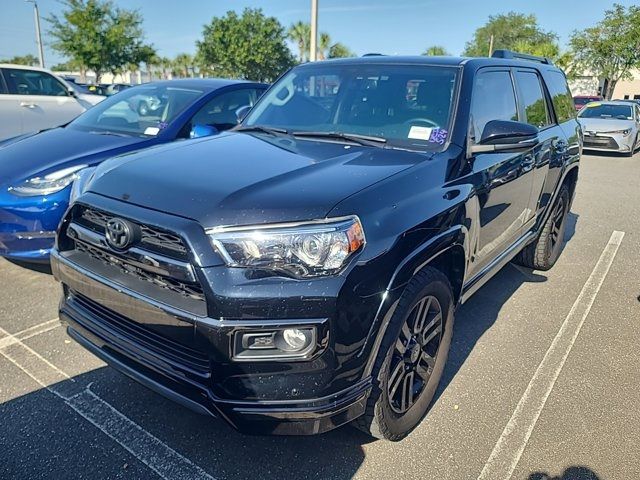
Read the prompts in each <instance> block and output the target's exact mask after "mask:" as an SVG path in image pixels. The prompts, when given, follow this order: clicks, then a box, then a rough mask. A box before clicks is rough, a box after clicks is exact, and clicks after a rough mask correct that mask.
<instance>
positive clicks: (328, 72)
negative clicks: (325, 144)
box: [244, 62, 459, 150]
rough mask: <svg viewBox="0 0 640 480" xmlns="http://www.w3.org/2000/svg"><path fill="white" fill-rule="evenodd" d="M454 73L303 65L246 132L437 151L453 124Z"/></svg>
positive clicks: (256, 111)
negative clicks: (258, 129) (363, 139)
mask: <svg viewBox="0 0 640 480" xmlns="http://www.w3.org/2000/svg"><path fill="white" fill-rule="evenodd" d="M458 72H459V69H458V67H445V66H430V65H389V64H382V63H381V64H370V65H362V64H360V65H352V64H351V65H350V64H347V63H338V62H336V63H332V62H328V63H321V64H307V65H303V66H300V67H297V68H294V69H293V70H291V71H290V72H289V73H288V74H286V75H285V76H284V77H283V78H282V79H281V80H280V81H278V82H277V83H276V84H275V85H274V86H273V87H272V88H270V89H269V91H268V92H267V93H266V94H265V95H264V96H263V98H262V99H261V100H260V102H259V103H258V104H257V105H256V106H255V107H254V108H253V110H252V111H251V112H250V113H249V115H248V116H247V118H246V120H245V121H244V126H255V125H259V126H264V127H272V128H280V129H286V130H288V131H289V132H297V133H300V134H301V136H303V135H302V134H303V133H304V132H314V133H316V134H318V133H323V132H324V133H329V132H333V133H341V134H345V135H347V134H351V135H365V136H371V137H381V138H383V139H385V140H386V143H387V144H388V145H390V146H396V147H401V148H410V149H418V150H440V149H442V148H443V146H444V144H445V143H446V140H447V137H448V135H449V131H450V129H451V122H452V106H453V101H454V97H455V95H456V86H457V78H458Z"/></svg>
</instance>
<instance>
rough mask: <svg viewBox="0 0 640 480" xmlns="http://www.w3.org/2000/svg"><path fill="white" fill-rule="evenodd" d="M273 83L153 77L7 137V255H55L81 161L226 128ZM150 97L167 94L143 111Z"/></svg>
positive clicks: (1, 186) (0, 187) (0, 182)
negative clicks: (54, 123) (70, 115)
mask: <svg viewBox="0 0 640 480" xmlns="http://www.w3.org/2000/svg"><path fill="white" fill-rule="evenodd" d="M266 88H267V86H266V85H264V84H261V83H251V82H243V81H236V80H222V79H211V80H203V79H194V80H169V81H163V82H154V83H148V84H144V85H140V86H137V87H133V88H131V89H127V90H126V91H124V92H121V93H119V94H118V95H115V96H112V97H109V98H107V99H106V100H105V101H103V102H101V103H99V104H98V105H96V106H95V107H93V108H92V109H90V110H88V111H87V112H85V113H84V114H82V115H80V116H79V117H78V118H76V119H75V120H74V121H72V122H71V123H69V124H67V125H65V126H63V127H59V128H53V129H49V130H46V131H44V132H40V133H38V134H32V135H24V136H21V137H18V138H14V139H11V140H7V141H5V142H2V143H0V256H5V257H9V258H14V259H18V260H23V261H31V262H38V261H39V262H42V261H48V256H49V250H50V248H51V247H52V246H53V238H54V233H55V232H54V231H55V229H56V226H57V225H58V223H59V222H60V219H61V217H62V214H63V213H64V211H65V209H66V208H67V205H68V202H69V194H70V191H71V183H72V182H73V180H74V179H75V178H76V176H77V175H78V172H79V171H80V170H81V169H83V168H85V167H89V166H95V165H96V164H98V163H100V162H101V161H103V160H105V159H106V158H109V157H113V156H115V155H119V154H123V153H127V152H131V151H133V150H140V149H143V148H146V147H151V146H153V145H158V144H161V143H167V142H172V141H175V140H180V139H187V138H190V137H195V136H203V135H212V134H215V133H217V132H219V131H223V130H227V129H229V128H231V127H233V126H235V125H236V124H237V117H236V110H238V109H239V108H240V107H244V106H251V105H253V103H254V102H255V101H256V100H257V99H258V97H259V96H260V95H261V94H262V92H263V91H264V90H265V89H266ZM149 97H154V98H160V99H162V102H163V107H162V109H159V110H156V111H155V112H153V113H149V114H148V115H146V116H141V115H140V114H139V112H138V104H139V98H149ZM149 174H150V175H152V174H153V172H152V171H150V172H149ZM141 181H143V182H144V181H145V180H141Z"/></svg>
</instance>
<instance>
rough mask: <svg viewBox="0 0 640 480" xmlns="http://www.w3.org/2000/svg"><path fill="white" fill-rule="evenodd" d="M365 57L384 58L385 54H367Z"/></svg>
mask: <svg viewBox="0 0 640 480" xmlns="http://www.w3.org/2000/svg"><path fill="white" fill-rule="evenodd" d="M362 56H363V57H384V56H385V54H384V53H365V54H364V55H362Z"/></svg>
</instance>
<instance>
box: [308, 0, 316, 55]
mask: <svg viewBox="0 0 640 480" xmlns="http://www.w3.org/2000/svg"><path fill="white" fill-rule="evenodd" d="M317 44H318V0H311V41H310V42H309V60H310V61H311V62H315V61H316V60H317V59H318V45H317Z"/></svg>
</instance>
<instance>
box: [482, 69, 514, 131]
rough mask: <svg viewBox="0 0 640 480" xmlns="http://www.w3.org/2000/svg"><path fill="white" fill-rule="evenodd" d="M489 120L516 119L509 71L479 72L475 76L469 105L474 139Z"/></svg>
mask: <svg viewBox="0 0 640 480" xmlns="http://www.w3.org/2000/svg"><path fill="white" fill-rule="evenodd" d="M491 120H513V121H517V120H518V109H517V108H516V96H515V93H514V91H513V83H512V82H511V75H510V74H509V72H506V71H505V72H495V71H491V72H481V73H479V74H478V75H477V76H476V79H475V83H474V87H473V100H472V105H471V125H472V132H471V134H472V135H473V137H474V139H475V140H476V141H478V140H480V138H481V137H482V131H483V130H484V127H485V125H486V124H487V122H490V121H491Z"/></svg>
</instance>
